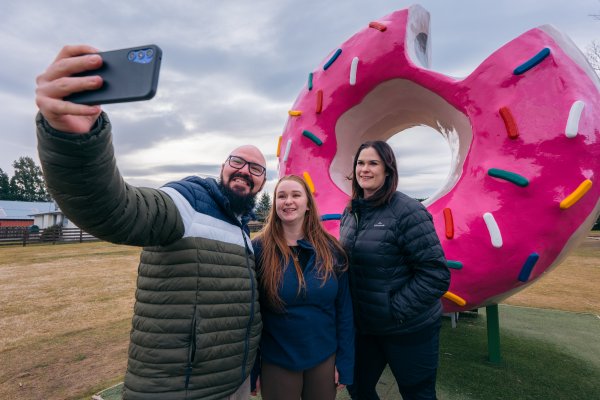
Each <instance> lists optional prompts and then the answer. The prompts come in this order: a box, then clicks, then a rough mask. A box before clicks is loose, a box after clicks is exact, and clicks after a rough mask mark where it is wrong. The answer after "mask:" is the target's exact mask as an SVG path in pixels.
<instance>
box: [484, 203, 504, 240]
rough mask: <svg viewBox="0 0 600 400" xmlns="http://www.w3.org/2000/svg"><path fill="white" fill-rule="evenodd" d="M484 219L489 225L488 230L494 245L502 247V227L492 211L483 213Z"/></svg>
mask: <svg viewBox="0 0 600 400" xmlns="http://www.w3.org/2000/svg"><path fill="white" fill-rule="evenodd" d="M483 220H484V221H485V224H486V225H487V228H488V231H489V232H490V238H491V239H492V246H494V247H498V248H499V247H502V234H501V233H500V229H499V228H498V224H497V223H496V220H495V219H494V216H493V215H492V213H489V212H488V213H485V214H483Z"/></svg>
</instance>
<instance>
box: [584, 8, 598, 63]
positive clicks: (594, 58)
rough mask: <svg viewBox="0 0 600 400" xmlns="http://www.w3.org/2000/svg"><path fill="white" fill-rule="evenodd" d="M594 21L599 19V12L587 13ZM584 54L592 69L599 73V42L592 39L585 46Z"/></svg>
mask: <svg viewBox="0 0 600 400" xmlns="http://www.w3.org/2000/svg"><path fill="white" fill-rule="evenodd" d="M589 16H590V17H592V18H593V19H595V20H596V21H600V12H599V13H597V14H589ZM586 56H587V58H588V60H589V62H590V64H591V66H592V68H594V70H595V71H596V73H597V74H599V75H600V42H598V41H596V40H592V42H591V43H590V44H588V46H587V47H586Z"/></svg>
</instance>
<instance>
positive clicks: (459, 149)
mask: <svg viewBox="0 0 600 400" xmlns="http://www.w3.org/2000/svg"><path fill="white" fill-rule="evenodd" d="M415 127H429V128H430V129H431V130H433V131H434V132H433V133H436V132H437V133H438V134H440V135H441V137H442V139H444V140H445V141H446V143H447V146H448V148H449V150H450V163H449V165H450V167H449V172H448V175H447V176H446V178H445V179H441V181H442V183H441V185H440V187H439V189H438V190H437V191H435V193H433V194H432V195H431V196H429V197H428V199H427V200H426V202H425V203H426V204H430V203H432V202H433V201H435V200H436V199H438V198H440V197H441V196H443V195H444V194H446V193H448V191H450V189H452V187H454V185H455V184H456V182H457V181H458V179H459V177H460V174H461V171H462V167H463V163H464V160H465V157H466V154H467V151H468V149H469V147H470V145H471V142H472V140H473V131H472V129H471V125H470V122H469V119H468V118H467V116H466V115H465V114H463V113H462V112H460V111H459V110H457V109H456V108H454V107H453V106H452V105H450V103H448V102H447V101H446V100H445V99H443V98H442V97H441V96H439V95H438V94H436V93H434V92H432V91H431V90H429V89H426V88H424V87H422V86H420V85H418V84H416V83H414V82H412V81H409V80H406V79H391V80H389V81H386V82H383V83H381V84H380V85H378V86H377V87H375V88H374V89H373V90H372V91H371V92H369V93H368V94H367V95H366V96H365V97H364V99H363V101H362V102H360V103H359V104H357V105H356V106H354V107H352V108H350V109H348V110H347V111H346V112H344V114H342V116H341V117H340V118H339V119H338V121H337V123H336V126H335V135H336V142H337V150H336V154H335V156H334V158H333V160H332V162H331V165H330V169H329V173H330V176H331V179H332V180H333V182H334V183H335V185H336V186H338V187H339V188H340V190H342V191H343V192H344V193H346V194H348V195H350V194H351V191H352V189H351V182H350V181H349V180H348V179H347V177H348V176H351V175H352V173H353V171H352V165H353V157H354V154H355V153H356V149H358V147H359V146H360V145H361V144H362V143H364V142H366V141H369V140H385V141H388V140H389V139H390V138H392V137H393V136H395V135H397V134H398V135H399V136H400V135H404V134H406V133H407V132H409V130H410V129H411V128H415ZM410 132H412V131H410ZM414 132H417V134H419V132H422V130H416V131H414ZM410 136H414V133H410ZM396 140H397V139H396ZM392 143H394V142H392ZM425 148H426V149H427V150H424V151H423V152H422V153H421V152H420V153H419V157H420V158H421V159H423V160H427V159H430V158H435V157H438V156H439V155H438V154H437V151H436V150H433V149H437V148H438V147H437V146H436V147H435V148H432V147H429V146H427V147H425ZM409 151H410V150H409ZM402 154H404V152H401V153H400V154H396V155H397V156H398V158H400V159H401V158H402ZM399 161H401V163H400V165H399V173H400V174H402V172H403V169H402V165H404V164H403V163H404V161H403V160H399ZM402 182H403V179H402V176H401V179H400V186H399V189H400V190H401V191H404V190H403V189H404V188H403V187H402ZM408 194H411V193H408Z"/></svg>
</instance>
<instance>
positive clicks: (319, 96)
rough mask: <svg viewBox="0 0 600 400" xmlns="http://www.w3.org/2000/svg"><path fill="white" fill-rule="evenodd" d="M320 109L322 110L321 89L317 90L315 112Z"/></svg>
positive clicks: (318, 112) (318, 111)
mask: <svg viewBox="0 0 600 400" xmlns="http://www.w3.org/2000/svg"><path fill="white" fill-rule="evenodd" d="M322 110H323V91H322V90H319V91H318V92H317V108H316V111H317V114H320V113H321V111H322Z"/></svg>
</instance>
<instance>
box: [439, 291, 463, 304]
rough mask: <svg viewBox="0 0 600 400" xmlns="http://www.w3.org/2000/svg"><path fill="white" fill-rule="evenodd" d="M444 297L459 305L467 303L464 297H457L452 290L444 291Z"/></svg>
mask: <svg viewBox="0 0 600 400" xmlns="http://www.w3.org/2000/svg"><path fill="white" fill-rule="evenodd" d="M443 297H444V298H445V299H448V300H450V301H451V302H453V303H455V304H458V305H459V306H461V307H462V306H464V305H465V304H467V301H466V300H465V299H463V298H462V297H459V296H457V295H455V294H454V293H452V292H446V293H444V296H443Z"/></svg>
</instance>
